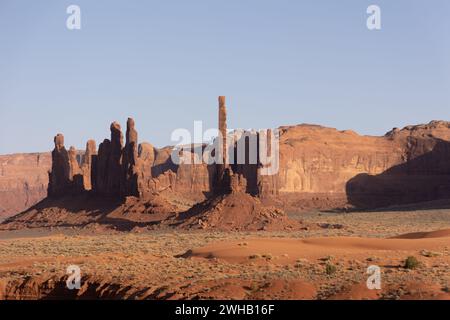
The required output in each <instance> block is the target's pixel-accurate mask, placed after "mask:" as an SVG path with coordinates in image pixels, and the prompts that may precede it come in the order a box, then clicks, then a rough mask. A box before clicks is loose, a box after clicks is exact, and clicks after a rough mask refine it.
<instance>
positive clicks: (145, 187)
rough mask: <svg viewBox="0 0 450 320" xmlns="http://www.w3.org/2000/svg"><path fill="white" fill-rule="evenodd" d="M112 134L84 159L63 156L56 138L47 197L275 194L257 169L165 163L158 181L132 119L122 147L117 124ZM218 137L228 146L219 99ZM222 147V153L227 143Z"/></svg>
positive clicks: (149, 149) (152, 153) (151, 151)
mask: <svg viewBox="0 0 450 320" xmlns="http://www.w3.org/2000/svg"><path fill="white" fill-rule="evenodd" d="M110 130H111V138H110V139H105V140H104V141H103V142H102V143H100V145H99V148H98V152H97V149H96V143H95V141H94V140H89V141H88V142H87V144H86V151H85V153H84V155H80V154H79V153H78V152H77V150H76V149H75V148H74V147H70V149H69V150H68V151H67V150H66V148H65V146H64V136H63V135H62V134H58V135H56V137H55V138H54V142H55V148H54V150H53V151H52V169H51V171H50V173H49V178H50V179H49V188H48V194H49V196H61V195H67V194H77V193H82V192H85V191H90V192H92V193H94V194H98V195H107V196H119V197H126V196H135V197H144V196H146V195H147V194H151V193H154V192H158V191H159V190H158V189H161V188H158V186H160V185H162V184H164V185H166V187H165V189H167V188H170V189H172V190H176V191H180V192H184V193H195V192H203V193H206V192H209V193H212V194H217V193H223V192H247V193H250V194H252V195H259V196H261V197H265V196H270V195H272V194H276V192H277V190H276V187H275V185H276V184H275V183H274V181H275V179H274V178H273V177H267V176H262V175H260V174H259V169H260V165H258V164H239V165H237V164H234V165H228V164H225V162H223V164H217V165H212V166H211V165H210V166H208V165H206V164H192V165H175V164H174V163H173V162H171V159H170V158H168V159H167V161H166V162H170V164H169V165H166V167H168V168H170V170H167V171H168V172H165V174H164V175H162V172H161V170H159V171H160V172H158V170H155V167H156V164H155V160H156V157H157V152H158V150H157V149H156V148H154V147H153V146H152V145H151V144H149V143H141V144H138V133H137V131H136V129H135V122H134V120H133V119H131V118H128V121H127V130H126V135H125V144H124V143H123V134H122V130H121V126H120V124H119V123H117V122H113V123H112V124H111V127H110ZM219 132H221V133H222V136H223V137H225V138H224V140H226V137H227V124H226V107H225V97H219ZM222 143H223V144H222V145H223V146H224V148H225V146H226V141H223V142H222ZM223 154H225V152H223ZM159 166H161V164H159ZM196 167H197V168H196ZM155 172H156V173H155ZM161 176H163V177H161Z"/></svg>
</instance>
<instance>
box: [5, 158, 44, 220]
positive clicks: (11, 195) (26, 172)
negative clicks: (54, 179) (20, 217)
mask: <svg viewBox="0 0 450 320" xmlns="http://www.w3.org/2000/svg"><path fill="white" fill-rule="evenodd" d="M51 166H52V156H51V154H50V152H47V153H29V154H12V155H4V156H0V221H1V220H2V219H3V218H7V217H9V216H11V215H14V214H16V213H19V212H21V211H23V210H25V209H27V208H29V207H31V206H32V205H34V204H36V203H37V202H39V201H41V200H42V199H44V198H45V197H46V196H47V189H48V182H49V174H48V172H49V171H50V169H51Z"/></svg>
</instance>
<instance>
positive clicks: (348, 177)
mask: <svg viewBox="0 0 450 320" xmlns="http://www.w3.org/2000/svg"><path fill="white" fill-rule="evenodd" d="M449 141H450V128H449V124H448V123H447V122H443V121H441V122H431V123H430V124H428V125H419V126H410V127H406V128H404V129H402V130H398V129H397V130H393V131H391V132H389V133H388V134H386V135H385V136H384V137H370V136H360V135H358V134H356V133H354V132H352V131H337V130H335V129H330V128H324V127H320V126H313V125H300V126H294V127H282V128H281V141H280V172H279V174H278V181H277V183H278V189H279V192H280V195H282V196H285V197H288V198H290V199H295V198H297V197H298V196H299V195H301V196H305V195H309V197H310V198H318V199H320V198H327V197H333V198H339V199H341V200H342V202H343V203H344V202H345V201H348V202H349V203H350V204H352V205H354V206H357V207H363V208H366V207H367V208H368V207H380V206H388V205H394V204H403V203H408V202H420V201H428V200H435V199H439V198H442V197H449V195H450V192H448V190H450V161H449V159H450V149H449Z"/></svg>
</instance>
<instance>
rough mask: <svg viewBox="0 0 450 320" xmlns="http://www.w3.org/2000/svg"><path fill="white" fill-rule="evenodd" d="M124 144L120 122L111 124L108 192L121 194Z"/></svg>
mask: <svg viewBox="0 0 450 320" xmlns="http://www.w3.org/2000/svg"><path fill="white" fill-rule="evenodd" d="M122 146H123V135H122V129H121V127H120V124H119V123H117V122H113V123H112V124H111V147H110V154H109V159H108V167H107V172H106V173H107V175H106V193H108V194H110V195H119V194H120V193H121V192H120V191H121V183H122V170H121V169H122Z"/></svg>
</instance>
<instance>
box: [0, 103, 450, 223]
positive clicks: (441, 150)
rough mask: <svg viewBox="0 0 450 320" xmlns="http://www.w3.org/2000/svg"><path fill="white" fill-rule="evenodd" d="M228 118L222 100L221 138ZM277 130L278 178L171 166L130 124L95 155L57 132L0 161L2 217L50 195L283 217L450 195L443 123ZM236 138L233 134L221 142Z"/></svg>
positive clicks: (238, 168) (449, 134)
mask: <svg viewBox="0 0 450 320" xmlns="http://www.w3.org/2000/svg"><path fill="white" fill-rule="evenodd" d="M226 112H227V110H226V106H225V97H219V131H220V132H227V131H226V130H227V121H226ZM279 132H280V165H279V172H278V173H277V174H276V175H274V176H262V175H261V174H260V169H261V164H256V165H255V164H248V163H247V164H240V165H236V164H231V165H226V164H225V165H206V164H189V165H188V164H181V165H176V164H174V163H173V162H172V160H171V157H170V155H171V152H172V147H165V148H161V149H159V148H155V147H153V146H152V145H151V144H149V143H145V142H143V143H139V142H138V132H137V129H136V124H135V121H134V120H133V119H131V118H129V119H128V121H127V124H126V131H125V137H124V136H123V133H122V128H121V126H120V124H119V123H117V122H113V123H112V124H111V127H110V138H108V139H105V140H103V141H102V142H101V143H100V144H99V146H98V150H97V148H96V143H95V141H93V140H90V141H88V142H87V145H86V151H85V152H80V151H76V150H75V148H73V147H71V148H69V150H67V149H66V147H65V146H64V136H63V135H62V134H58V135H57V136H56V137H55V139H54V143H55V148H54V150H53V151H52V153H51V155H50V154H49V153H40V154H16V155H6V156H0V217H1V216H3V217H7V216H11V215H13V214H16V213H18V212H20V211H23V210H24V209H26V208H28V207H30V206H32V205H34V204H35V203H37V202H38V201H40V200H42V199H43V198H45V197H46V196H47V193H48V196H49V197H60V196H65V195H76V194H80V193H90V194H94V195H97V196H100V197H101V196H103V197H116V198H126V197H129V196H133V197H137V198H146V197H150V196H152V195H154V194H162V195H168V196H169V197H171V198H172V199H173V198H176V199H177V201H179V202H183V203H186V204H190V205H193V204H195V203H198V202H201V201H203V200H205V199H212V198H214V199H213V200H211V201H212V202H211V203H210V204H211V205H213V202H214V201H215V202H217V201H218V200H217V196H219V195H223V194H234V193H236V192H240V193H244V194H246V196H247V195H251V196H252V197H254V198H257V199H258V200H257V201H259V202H261V203H263V204H267V205H274V206H276V207H277V208H284V209H288V210H290V209H292V208H295V209H296V210H299V209H305V208H318V209H335V208H351V207H355V208H362V209H366V208H376V207H387V206H392V205H400V204H408V203H416V202H424V201H432V200H437V199H444V198H446V199H448V198H450V123H449V122H445V121H432V122H430V123H428V124H422V125H415V126H407V127H405V128H403V129H397V128H394V129H393V130H392V131H390V132H388V133H386V134H385V135H384V136H381V137H376V136H361V135H358V134H357V133H355V132H353V131H349V130H345V131H338V130H336V129H332V128H326V127H322V126H318V125H308V124H301V125H295V126H282V127H280V128H279ZM247 133H248V134H249V135H251V134H255V133H252V132H247ZM234 135H235V133H230V132H229V133H228V134H227V135H225V138H224V139H223V140H224V141H223V142H222V143H227V139H236V136H234ZM195 148H205V146H193V147H192V148H191V150H190V152H191V153H192V156H194V152H195ZM202 150H203V149H202ZM230 199H233V197H231V198H230ZM230 199H228V200H226V201H231V200H230ZM221 201H222V200H221ZM219 202H220V201H219ZM203 205H204V206H207V205H206V204H205V203H204V204H203ZM231 206H232V204H231ZM197 209H198V208H197ZM211 209H213V208H211ZM264 210H265V209H264Z"/></svg>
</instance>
